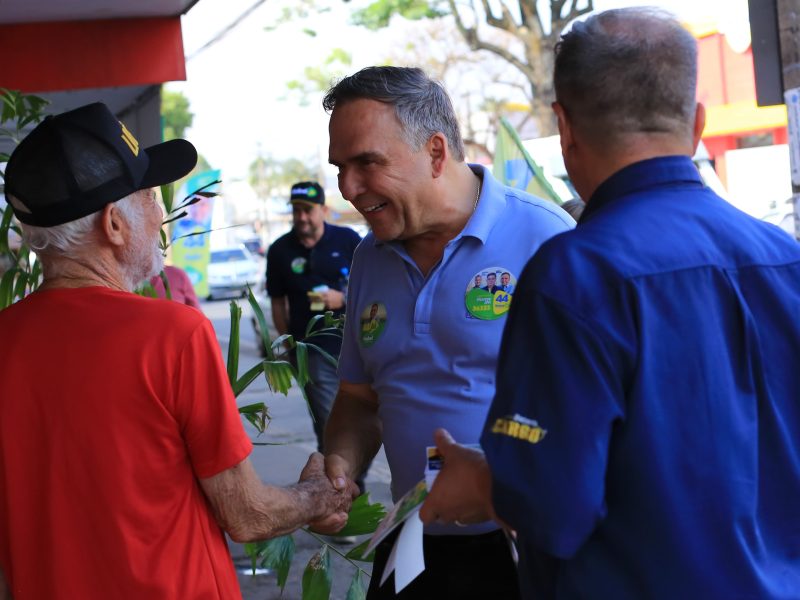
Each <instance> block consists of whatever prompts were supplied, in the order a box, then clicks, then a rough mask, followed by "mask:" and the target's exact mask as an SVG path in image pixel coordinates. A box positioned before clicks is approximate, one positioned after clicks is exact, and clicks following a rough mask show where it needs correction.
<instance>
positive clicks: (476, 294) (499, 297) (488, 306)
mask: <svg viewBox="0 0 800 600" xmlns="http://www.w3.org/2000/svg"><path fill="white" fill-rule="evenodd" d="M516 287H517V278H516V276H515V275H514V274H513V273H511V271H509V270H508V269H506V268H504V267H486V268H485V269H481V270H480V271H478V272H477V273H475V275H473V276H472V277H471V278H470V280H469V282H468V283H467V291H466V294H465V295H464V303H465V304H466V306H467V312H468V313H469V314H470V315H471V316H472V317H475V318H476V319H483V320H484V321H493V320H494V319H499V318H500V317H502V316H503V315H505V314H506V313H507V312H508V309H509V308H510V307H511V299H512V298H513V297H514V290H515V288H516Z"/></svg>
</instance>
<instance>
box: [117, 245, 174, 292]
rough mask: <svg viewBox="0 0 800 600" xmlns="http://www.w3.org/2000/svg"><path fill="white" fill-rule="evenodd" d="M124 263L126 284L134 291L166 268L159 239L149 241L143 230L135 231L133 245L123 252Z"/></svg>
mask: <svg viewBox="0 0 800 600" xmlns="http://www.w3.org/2000/svg"><path fill="white" fill-rule="evenodd" d="M122 262H123V272H124V276H125V283H126V285H127V286H128V289H129V290H131V291H133V290H135V289H136V288H137V287H139V286H140V285H141V284H142V283H144V282H145V281H147V280H149V279H150V278H151V277H152V276H153V275H157V274H158V273H160V272H161V270H162V269H163V268H164V255H163V254H161V249H160V248H159V247H158V237H156V238H155V239H154V240H148V239H147V238H146V237H145V235H144V234H143V233H142V231H141V230H136V231H134V232H133V235H132V238H131V243H130V244H129V245H128V246H126V247H125V248H124V249H123V250H122Z"/></svg>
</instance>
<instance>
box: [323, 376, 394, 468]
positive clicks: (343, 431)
mask: <svg viewBox="0 0 800 600" xmlns="http://www.w3.org/2000/svg"><path fill="white" fill-rule="evenodd" d="M382 441H383V426H382V425H381V421H380V418H379V417H378V408H377V402H375V403H371V402H366V401H364V400H361V399H358V398H354V397H352V396H350V395H347V394H343V393H342V392H341V391H340V393H339V394H338V395H337V397H336V401H335V402H334V404H333V409H332V410H331V414H330V416H329V417H328V422H327V425H326V427H325V444H324V445H325V453H326V454H328V455H331V454H336V455H338V456H341V457H342V458H343V459H344V460H345V461H347V464H348V473H347V476H348V477H350V478H351V479H356V478H357V477H358V476H359V475H360V474H361V473H362V472H363V471H364V469H366V468H367V466H368V465H369V464H370V462H371V461H372V459H373V458H374V457H375V455H376V454H377V453H378V450H380V447H381V443H382Z"/></svg>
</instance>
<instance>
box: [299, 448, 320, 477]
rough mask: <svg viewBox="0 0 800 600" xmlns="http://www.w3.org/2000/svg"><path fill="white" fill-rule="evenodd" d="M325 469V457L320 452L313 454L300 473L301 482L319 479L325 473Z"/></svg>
mask: <svg viewBox="0 0 800 600" xmlns="http://www.w3.org/2000/svg"><path fill="white" fill-rule="evenodd" d="M324 467H325V460H324V457H323V456H322V455H321V454H320V453H319V452H314V453H312V454H311V455H310V456H309V457H308V461H307V462H306V465H305V466H304V467H303V470H302V471H300V481H303V480H304V479H310V478H312V477H319V476H320V474H321V473H324V471H325V469H324Z"/></svg>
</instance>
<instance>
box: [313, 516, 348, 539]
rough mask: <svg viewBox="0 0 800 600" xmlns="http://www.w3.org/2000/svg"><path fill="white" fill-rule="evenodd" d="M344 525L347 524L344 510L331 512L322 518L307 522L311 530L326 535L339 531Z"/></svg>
mask: <svg viewBox="0 0 800 600" xmlns="http://www.w3.org/2000/svg"><path fill="white" fill-rule="evenodd" d="M345 525H347V513H344V512H338V513H333V514H331V515H328V516H327V517H325V518H324V519H319V520H317V521H314V522H312V523H309V524H308V526H309V528H310V529H311V530H312V531H316V532H317V533H324V534H328V535H330V534H333V533H336V532H337V531H340V530H341V529H342V528H343V527H344V526H345Z"/></svg>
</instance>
